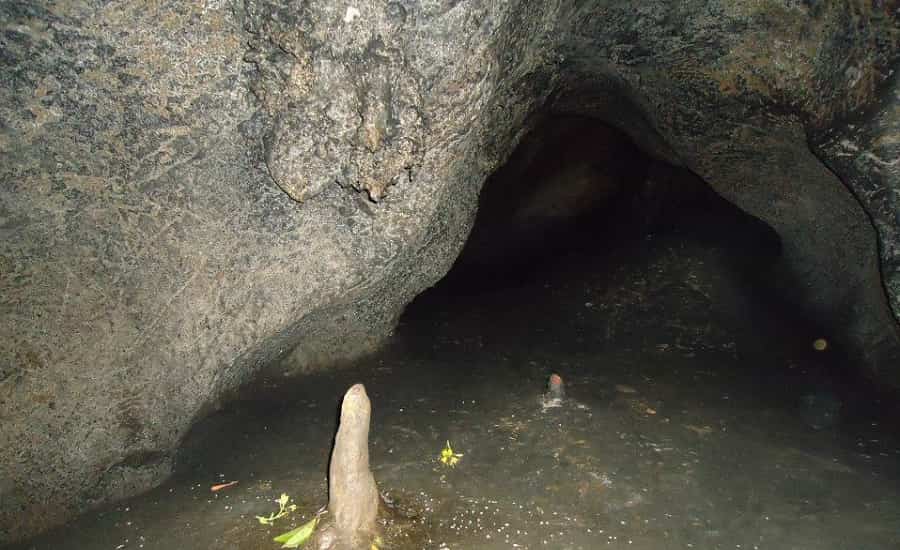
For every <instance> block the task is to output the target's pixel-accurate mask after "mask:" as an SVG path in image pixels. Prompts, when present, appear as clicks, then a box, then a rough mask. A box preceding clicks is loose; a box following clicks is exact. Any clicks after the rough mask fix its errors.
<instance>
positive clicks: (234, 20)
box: [0, 0, 900, 543]
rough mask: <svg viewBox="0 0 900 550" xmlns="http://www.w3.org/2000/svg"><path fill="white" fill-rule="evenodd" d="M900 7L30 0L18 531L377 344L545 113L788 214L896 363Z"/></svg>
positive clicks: (13, 14)
mask: <svg viewBox="0 0 900 550" xmlns="http://www.w3.org/2000/svg"><path fill="white" fill-rule="evenodd" d="M897 18H898V14H897V8H896V6H894V5H893V4H892V3H871V4H859V3H854V2H827V3H826V2H808V3H797V2H789V1H782V2H779V1H770V2H762V3H759V2H745V1H740V0H732V1H716V2H700V1H689V2H679V3H677V4H675V5H672V4H671V3H668V2H642V3H640V5H635V4H634V3H632V2H616V1H610V2H588V1H576V0H556V1H551V2H530V1H525V0H519V1H509V2H495V1H479V0H471V1H460V2H440V1H435V2H424V3H418V2H411V1H397V0H394V1H383V0H367V1H364V2H356V1H350V0H338V1H335V0H313V1H309V2H291V1H288V0H284V1H280V0H245V1H239V0H228V1H222V2H197V3H183V2H177V1H166V0H164V1H162V2H157V3H153V4H146V3H145V2H137V1H134V2H127V1H126V2H118V3H103V2H89V1H85V2H73V3H66V4H51V3H44V2H4V3H2V4H0V23H2V35H0V46H2V47H0V119H2V121H3V123H2V125H0V182H2V185H0V231H2V236H3V239H0V295H2V296H3V301H2V304H0V307H2V309H0V420H2V423H0V543H2V542H6V541H10V540H18V539H21V538H23V537H25V536H28V535H30V534H33V533H36V532H38V531H40V530H43V529H45V528H47V527H49V526H51V525H55V524H59V523H60V522H63V521H65V520H66V519H68V518H71V517H72V516H73V515H74V514H76V513H78V512H80V511H83V510H85V509H88V508H90V507H93V506H97V505H99V504H102V503H104V502H109V501H110V500H114V499H117V498H123V497H126V496H129V495H133V494H135V493H138V492H140V491H143V490H146V489H147V488H149V487H152V486H154V485H156V484H158V483H160V482H161V481H162V480H163V479H165V477H166V476H167V475H168V474H169V472H170V470H171V456H172V450H173V449H174V448H175V447H176V446H177V445H178V442H179V441H180V439H181V437H182V436H183V435H184V434H185V432H186V431H187V429H188V428H189V427H190V425H191V424H192V423H193V422H194V421H195V419H197V418H198V417H200V416H202V415H203V414H205V413H206V412H207V411H209V410H212V409H214V408H215V407H216V406H217V405H218V403H219V402H220V401H221V399H223V398H224V396H226V395H228V393H229V392H230V391H232V390H233V389H234V388H235V387H237V386H239V385H240V384H241V383H243V382H246V381H247V380H249V379H251V378H252V377H253V376H254V375H255V374H256V373H258V372H259V371H260V370H261V369H262V368H264V366H265V365H268V364H271V363H272V362H273V361H276V360H278V359H285V360H286V361H287V363H286V364H288V365H292V368H293V369H294V370H295V371H297V372H303V371H304V370H309V369H313V368H324V367H328V366H329V365H333V364H335V363H337V362H340V361H341V360H346V359H347V358H348V357H352V356H356V355H358V354H362V353H365V352H366V351H367V350H371V349H374V348H375V347H376V346H378V345H379V343H380V342H382V341H383V340H384V338H385V337H387V335H388V334H389V333H390V331H391V328H392V326H393V324H394V323H395V321H396V318H397V316H398V315H399V313H400V312H401V311H402V309H403V307H404V306H405V305H406V304H407V303H408V302H409V301H410V300H411V299H412V298H413V297H414V296H415V295H416V294H418V293H419V292H421V291H422V290H423V289H425V288H427V287H428V286H430V285H432V284H434V282H436V281H437V280H438V279H440V277H442V276H443V275H444V274H445V273H446V272H447V270H448V269H449V267H450V265H451V264H452V263H453V261H454V259H455V257H456V255H457V254H458V252H459V251H460V249H461V248H462V246H463V243H464V242H465V240H466V237H467V235H468V232H469V230H470V228H471V225H472V222H473V219H474V216H475V213H476V210H477V204H478V196H479V190H480V186H481V185H482V183H483V182H484V181H485V179H486V178H487V177H488V176H489V175H490V174H492V173H493V172H494V171H495V170H496V169H497V168H498V167H499V166H500V165H501V164H502V163H503V162H504V161H505V160H506V159H507V158H508V157H509V155H510V154H511V153H512V151H513V150H514V148H515V146H516V144H517V143H519V142H520V141H521V139H522V137H523V136H524V135H526V134H527V133H528V132H529V131H530V130H531V129H532V128H533V127H534V125H535V124H536V122H537V119H538V118H539V117H540V116H541V113H545V114H546V113H549V114H551V115H553V116H558V115H578V116H586V117H593V118H597V119H599V120H602V121H605V122H606V123H608V124H610V125H612V126H614V127H616V128H618V129H619V130H620V131H622V132H624V133H626V134H627V135H629V136H630V138H631V139H632V140H633V141H634V142H635V143H636V144H637V145H638V146H639V147H640V148H641V149H642V150H644V151H645V152H647V153H648V154H650V155H651V156H653V157H654V158H658V159H661V160H664V161H666V162H668V163H671V164H672V165H676V166H682V167H685V168H687V169H689V170H691V171H693V172H694V173H696V174H697V175H698V176H700V177H701V178H703V180H705V181H707V182H708V183H709V184H710V185H711V186H712V187H713V188H714V189H715V190H716V192H718V193H719V194H721V195H722V196H723V197H725V198H727V199H728V200H729V201H731V202H732V203H734V204H735V205H737V206H738V207H740V208H741V209H743V210H745V211H746V212H748V213H750V214H752V215H753V216H756V217H758V218H759V219H761V220H763V221H764V222H765V223H767V224H768V225H769V226H771V227H772V228H773V229H774V230H775V231H777V232H778V234H779V236H780V238H781V239H782V244H783V248H784V258H785V260H784V262H783V264H782V265H781V266H780V268H779V271H778V272H776V273H774V274H773V277H780V278H790V279H791V280H793V281H795V282H796V286H797V288H808V289H809V292H808V293H807V295H806V296H805V299H806V302H807V303H808V304H809V306H810V307H811V308H812V309H813V310H814V311H816V312H818V313H819V314H820V315H821V316H822V317H823V318H826V319H831V320H832V321H833V325H834V326H835V327H841V331H840V334H841V337H840V338H839V339H840V340H841V344H842V345H844V346H845V347H846V348H847V349H848V350H850V351H851V352H852V355H854V356H855V357H856V358H857V359H858V361H859V363H860V364H861V365H863V366H864V368H865V369H867V371H866V372H868V374H869V375H870V376H872V377H873V378H875V379H878V380H880V381H882V382H883V383H886V384H897V382H898V379H900V378H898V373H897V371H896V365H898V364H900V361H897V341H898V340H897V324H896V319H897V315H896V314H897V313H900V307H898V306H900V296H898V290H897V280H898V277H900V271H898V264H897V227H898V226H900V220H898V219H897V217H896V212H897V203H896V201H897V199H896V197H897V190H898V188H900V183H898V182H900V179H898V173H897V170H898V168H897V166H896V163H893V159H894V158H896V156H897V154H896V153H897V151H896V148H897V145H896V143H897V142H898V140H896V135H897V125H898V124H900V122H898V120H900V117H898V115H897V111H896V109H894V106H895V104H896V101H897V98H898V97H900V96H898V89H897V81H896V79H890V78H889V77H890V75H891V73H892V72H893V71H894V70H895V69H896V66H897V46H898V25H897ZM854 117H861V118H860V119H859V122H857V123H853V124H845V121H847V120H854ZM810 145H812V150H811V148H810ZM848 259H852V260H848ZM891 307H893V308H894V309H893V311H894V315H893V316H892V312H891ZM291 350H293V351H291ZM334 350H341V353H337V354H336V353H335V352H334Z"/></svg>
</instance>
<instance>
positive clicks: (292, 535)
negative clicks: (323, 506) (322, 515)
mask: <svg viewBox="0 0 900 550" xmlns="http://www.w3.org/2000/svg"><path fill="white" fill-rule="evenodd" d="M318 523H319V516H316V517H314V518H312V519H311V520H309V521H307V522H306V523H304V524H303V525H301V526H300V527H297V528H296V529H293V530H291V531H288V532H287V533H284V534H283V535H278V536H277V537H275V539H274V540H275V542H281V543H284V544H282V545H281V547H282V548H297V547H298V546H301V545H303V544H306V541H307V540H309V537H311V536H312V534H313V531H315V530H316V525H317V524H318Z"/></svg>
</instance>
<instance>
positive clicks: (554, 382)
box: [541, 373, 566, 409]
mask: <svg viewBox="0 0 900 550" xmlns="http://www.w3.org/2000/svg"><path fill="white" fill-rule="evenodd" d="M565 397H566V390H565V388H564V387H563V379H562V376H560V375H558V374H556V373H553V374H551V375H550V381H549V382H548V383H547V392H546V393H544V395H543V397H542V398H541V405H543V407H544V408H545V409H548V408H550V407H559V406H562V402H563V399H565Z"/></svg>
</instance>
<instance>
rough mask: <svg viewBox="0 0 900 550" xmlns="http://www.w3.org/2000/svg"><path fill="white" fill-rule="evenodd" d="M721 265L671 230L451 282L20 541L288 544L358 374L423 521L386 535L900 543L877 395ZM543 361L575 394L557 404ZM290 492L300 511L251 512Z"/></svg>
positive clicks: (892, 445) (390, 460) (383, 464)
mask: <svg viewBox="0 0 900 550" xmlns="http://www.w3.org/2000/svg"><path fill="white" fill-rule="evenodd" d="M732 260H733V257H732V255H731V254H730V253H729V252H728V251H727V250H726V249H725V248H722V247H717V246H710V245H709V243H698V242H697V241H696V240H691V239H689V238H687V237H683V236H673V237H668V238H660V239H656V240H648V241H641V242H640V243H637V244H632V245H630V246H629V247H623V248H622V249H620V250H618V251H613V252H610V253H609V254H607V255H605V256H602V257H594V258H585V257H582V256H578V255H576V256H572V257H566V258H561V259H560V260H559V261H558V262H557V263H556V268H555V269H552V270H546V271H545V272H543V273H541V274H539V275H536V276H534V277H531V278H530V279H529V278H523V279H522V280H521V281H519V282H518V284H516V285H515V286H513V287H507V288H502V289H501V288H497V289H495V290H483V291H481V292H474V291H472V289H471V286H465V285H463V284H461V283H460V284H457V285H456V286H453V285H452V284H449V283H448V285H449V286H444V287H443V288H438V289H436V290H434V291H432V292H430V293H427V294H426V295H423V296H422V297H420V298H419V299H418V300H417V301H416V302H415V303H414V304H413V305H412V306H411V307H410V309H409V311H408V313H407V315H406V316H405V317H404V319H403V322H402V324H401V326H400V327H399V329H398V331H397V335H396V337H395V339H394V341H393V343H392V345H391V346H390V348H389V349H387V350H385V351H384V352H382V353H380V354H379V355H377V356H374V357H371V358H368V359H366V360H364V361H362V362H361V363H360V364H359V365H356V366H354V367H349V368H346V369H343V370H340V371H336V372H331V373H322V374H315V375H311V376H307V377H303V378H302V379H288V378H279V377H270V378H268V379H265V380H261V381H259V383H258V384H257V385H255V386H254V387H253V388H248V389H247V391H245V392H244V394H243V395H242V397H241V398H240V399H239V400H238V401H236V402H234V403H232V404H231V405H229V406H228V407H227V408H226V409H225V410H223V411H220V412H219V413H216V414H215V415H213V416H212V417H210V418H209V419H207V420H205V421H203V422H201V423H200V424H199V425H198V426H197V427H196V428H195V429H194V430H193V431H192V433H191V435H190V436H189V437H188V439H187V440H186V441H185V443H184V446H183V448H182V450H181V453H180V459H179V468H178V473H177V474H176V476H174V477H173V479H172V480H171V481H170V482H168V483H166V484H165V485H164V486H162V487H160V488H158V489H156V490H154V491H151V492H149V493H147V494H145V495H143V496H140V497H138V498H134V499H131V500H129V501H126V502H122V503H119V504H116V505H114V506H111V507H108V508H106V509H103V510H101V511H99V512H92V513H89V514H86V515H85V516H83V517H81V518H79V519H78V520H77V521H75V522H73V523H71V524H69V525H67V526H65V527H63V528H61V529H58V530H55V531H53V532H51V533H49V534H47V535H45V536H42V537H40V538H38V539H36V540H34V541H31V542H30V543H28V544H25V545H21V546H19V547H18V548H35V549H43V548H57V547H60V546H63V547H67V548H85V549H101V548H103V549H120V548H147V549H150V548H165V549H172V548H237V549H258V548H273V549H274V548H277V547H278V546H279V545H278V544H276V543H274V542H271V538H272V537H273V536H275V535H277V534H279V533H281V532H284V531H287V530H288V529H290V528H292V527H294V526H296V525H299V524H300V523H301V522H303V521H305V520H306V519H308V518H309V517H311V515H313V514H314V513H315V512H316V510H318V509H319V508H320V507H321V506H322V505H324V504H325V503H326V502H327V492H326V491H327V482H326V477H325V472H326V470H327V459H328V453H329V450H330V445H331V442H332V438H333V435H334V431H335V428H336V425H335V423H336V420H337V407H338V405H339V401H340V398H341V395H342V394H343V392H344V391H345V390H346V389H347V388H348V387H349V386H350V385H351V384H353V383H355V382H363V383H364V384H365V385H366V387H367V390H368V393H369V395H370V397H371V399H372V403H373V425H372V431H371V440H370V447H371V457H372V465H373V469H374V472H375V477H376V480H377V481H378V484H379V487H380V489H381V490H382V491H384V492H385V493H386V494H387V496H388V498H390V499H392V500H394V501H396V503H397V505H398V506H402V507H404V508H406V509H412V510H415V511H416V513H417V517H416V518H415V519H413V520H411V521H410V522H409V524H408V525H407V526H406V527H405V528H404V530H403V532H402V534H400V535H398V536H395V537H394V538H393V539H392V540H388V541H387V542H388V545H387V546H386V547H387V548H432V549H439V548H454V549H472V548H484V549H494V548H497V549H501V548H503V549H506V548H559V549H589V548H600V547H610V548H636V549H666V548H672V549H675V548H678V549H682V548H723V549H724V548H744V549H763V548H771V549H781V548H791V549H817V550H823V549H845V548H846V549H851V548H852V549H876V548H877V549H882V548H883V549H895V548H900V492H898V489H900V443H898V440H897V437H896V430H895V428H894V427H893V426H892V425H889V424H887V423H886V421H885V414H886V413H885V412H884V410H883V409H880V408H879V406H878V403H877V402H876V400H877V399H878V398H877V397H876V396H873V395H871V394H868V393H866V390H865V389H863V388H864V386H857V385H856V384H855V383H853V381H852V380H849V379H847V378H846V377H842V376H839V375H837V374H836V372H839V367H840V366H841V365H840V361H841V360H840V357H839V356H838V355H837V354H836V353H835V352H834V351H833V350H829V351H826V352H823V353H819V352H816V351H815V350H813V349H812V340H813V339H814V338H816V337H818V336H822V335H819V334H817V333H816V329H815V328H814V327H811V326H809V325H808V324H804V323H803V322H802V321H800V320H798V319H794V318H792V317H791V316H790V314H789V313H786V312H785V310H779V309H777V308H773V307H772V305H771V304H768V303H766V302H765V301H764V300H762V299H760V298H759V296H758V295H757V294H755V293H756V292H757V291H758V288H756V287H754V286H753V285H752V284H750V283H748V282H747V281H745V280H743V279H741V278H740V277H737V276H734V274H733V271H732V267H733V266H734V262H733V261H732ZM745 260H746V258H745ZM610 266H615V267H610ZM470 282H471V281H470ZM553 372H557V373H559V374H561V375H562V377H563V379H564V380H565V384H566V392H567V397H566V400H565V401H563V403H562V404H561V406H559V407H550V408H547V407H545V406H544V404H543V403H542V400H541V395H542V392H543V391H544V389H545V385H546V381H547V377H548V376H549V375H550V374H551V373H553ZM446 441H450V442H451V444H452V446H453V448H454V450H455V451H456V452H459V453H462V454H463V457H462V458H461V460H460V462H459V464H458V465H457V466H456V467H454V468H450V467H447V466H445V465H443V464H441V463H440V462H439V460H438V456H439V454H440V451H441V449H442V447H443V446H444V444H445V442H446ZM232 480H238V481H239V483H238V484H237V485H235V486H233V487H231V488H228V489H225V490H222V491H220V492H216V493H213V492H211V491H210V486H211V485H213V484H216V483H221V482H225V481H232ZM282 492H284V493H287V494H289V495H291V496H292V497H293V498H294V499H295V501H296V502H297V503H298V505H299V508H298V510H297V511H296V512H295V513H294V514H292V515H291V516H289V517H287V518H284V519H281V520H279V521H278V522H277V523H276V526H275V527H266V526H263V525H260V524H259V523H258V522H257V521H256V520H255V519H254V516H256V515H267V514H269V513H271V512H273V511H275V510H276V509H277V505H276V504H275V503H274V500H275V499H276V498H278V495H279V494H281V493H282Z"/></svg>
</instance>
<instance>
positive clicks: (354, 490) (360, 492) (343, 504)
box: [320, 384, 380, 549]
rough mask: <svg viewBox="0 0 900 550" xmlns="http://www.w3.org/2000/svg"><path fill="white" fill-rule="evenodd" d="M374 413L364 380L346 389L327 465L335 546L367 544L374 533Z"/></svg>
mask: <svg viewBox="0 0 900 550" xmlns="http://www.w3.org/2000/svg"><path fill="white" fill-rule="evenodd" d="M371 413H372V405H371V403H370V402H369V397H368V395H366V388H365V387H364V386H363V385H362V384H356V385H354V386H353V387H352V388H350V389H349V390H347V393H346V394H344V401H343V403H342V405H341V420H340V426H339V427H338V432H337V437H335V440H334V450H333V451H332V452H331V463H330V465H329V468H328V512H329V515H330V516H331V520H332V521H333V524H332V526H331V527H332V533H331V534H332V535H333V538H334V542H335V543H336V544H337V546H336V548H351V549H355V548H368V547H369V542H370V541H371V540H372V538H373V537H374V536H375V529H376V524H375V519H376V516H377V514H378V505H379V499H380V497H379V495H378V488H377V487H376V486H375V476H374V475H372V470H371V469H370V468H369V420H370V417H371ZM327 538H330V537H327ZM320 548H321V546H320Z"/></svg>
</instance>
